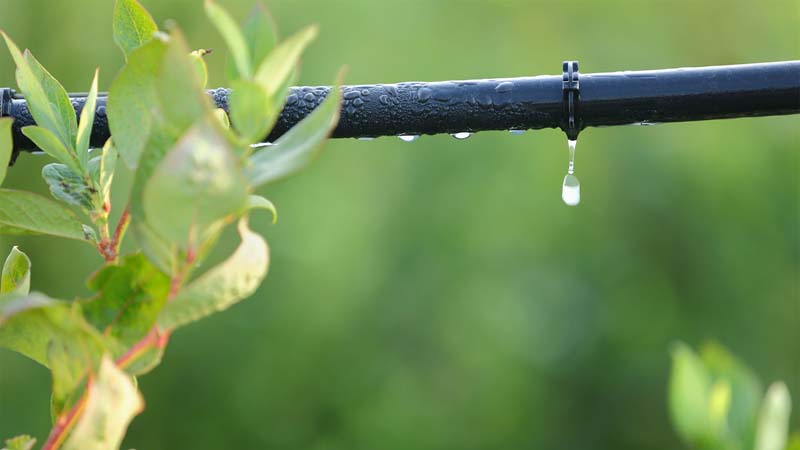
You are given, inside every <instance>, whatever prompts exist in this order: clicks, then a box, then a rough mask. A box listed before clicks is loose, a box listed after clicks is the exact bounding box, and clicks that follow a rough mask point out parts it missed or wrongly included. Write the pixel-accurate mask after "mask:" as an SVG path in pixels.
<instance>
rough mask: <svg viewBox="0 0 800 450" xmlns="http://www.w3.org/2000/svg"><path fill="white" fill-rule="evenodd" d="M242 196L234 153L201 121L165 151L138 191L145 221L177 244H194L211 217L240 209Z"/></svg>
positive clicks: (244, 190)
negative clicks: (141, 191) (164, 154)
mask: <svg viewBox="0 0 800 450" xmlns="http://www.w3.org/2000/svg"><path fill="white" fill-rule="evenodd" d="M246 201H247V183H246V181H245V179H244V176H243V175H242V172H241V169H240V168H239V166H238V162H237V159H236V157H235V156H234V154H233V152H232V150H231V148H230V146H229V144H228V143H227V141H226V140H225V138H224V137H223V136H222V135H221V133H220V132H218V131H217V130H216V128H215V126H214V124H213V123H205V122H200V123H198V125H196V126H194V127H193V128H192V129H191V130H189V132H188V133H186V135H185V136H184V137H183V138H182V139H181V140H180V141H179V142H178V143H177V145H176V146H175V147H174V148H173V149H172V150H171V151H170V152H169V153H167V155H166V156H165V157H164V159H163V160H162V161H161V163H160V164H159V165H158V167H157V168H156V170H155V172H154V173H153V176H152V177H151V178H150V180H149V181H148V182H147V185H146V186H145V189H144V196H143V206H144V212H145V216H146V217H147V219H146V220H147V222H148V223H149V224H151V225H152V226H153V228H154V229H155V230H157V232H158V233H159V234H161V235H162V236H164V237H166V238H167V239H169V240H170V241H171V242H172V243H174V244H176V245H178V246H179V247H180V248H182V249H187V248H188V247H194V250H196V249H197V248H196V245H198V244H199V243H200V240H199V239H200V238H201V237H202V236H203V235H204V234H205V232H206V231H207V229H208V228H209V227H210V226H211V225H212V224H213V223H215V222H217V221H219V220H222V219H223V218H225V217H226V216H229V215H232V214H235V213H237V212H239V211H240V210H241V209H242V207H243V206H244V204H245V202H246ZM187 246H188V247H187Z"/></svg>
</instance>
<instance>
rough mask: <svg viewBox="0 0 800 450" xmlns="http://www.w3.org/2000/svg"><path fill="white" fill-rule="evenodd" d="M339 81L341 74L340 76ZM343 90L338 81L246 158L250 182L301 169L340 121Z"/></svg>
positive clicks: (266, 180) (256, 183)
mask: <svg viewBox="0 0 800 450" xmlns="http://www.w3.org/2000/svg"><path fill="white" fill-rule="evenodd" d="M339 81H340V82H341V75H340V76H339ZM341 98H342V93H341V89H340V88H339V86H338V83H337V85H335V86H334V87H333V88H331V91H330V92H329V93H328V97H327V98H325V100H324V101H323V102H322V104H320V105H319V106H318V107H317V109H315V110H314V111H313V112H312V113H311V114H309V115H308V117H306V118H305V119H303V120H302V121H301V122H300V123H298V124H297V125H295V126H294V128H292V129H291V130H289V131H288V132H286V134H284V135H283V136H281V137H280V138H278V140H277V141H275V145H273V146H270V147H267V148H264V149H263V150H261V151H259V152H258V153H256V154H254V155H253V156H251V157H250V159H249V165H248V167H247V171H246V173H247V178H248V179H249V180H250V183H251V184H252V185H253V186H260V185H263V184H267V183H272V182H275V181H278V180H280V179H282V178H285V177H288V176H290V175H292V174H294V173H296V172H299V171H300V170H302V169H303V168H304V167H305V166H306V165H308V164H309V163H310V162H311V161H313V160H314V158H316V157H317V155H318V154H319V152H320V150H321V149H322V144H323V143H324V142H325V139H327V138H328V136H329V135H330V133H331V132H332V131H333V129H334V128H335V127H336V124H337V123H338V122H339V110H340V107H341Z"/></svg>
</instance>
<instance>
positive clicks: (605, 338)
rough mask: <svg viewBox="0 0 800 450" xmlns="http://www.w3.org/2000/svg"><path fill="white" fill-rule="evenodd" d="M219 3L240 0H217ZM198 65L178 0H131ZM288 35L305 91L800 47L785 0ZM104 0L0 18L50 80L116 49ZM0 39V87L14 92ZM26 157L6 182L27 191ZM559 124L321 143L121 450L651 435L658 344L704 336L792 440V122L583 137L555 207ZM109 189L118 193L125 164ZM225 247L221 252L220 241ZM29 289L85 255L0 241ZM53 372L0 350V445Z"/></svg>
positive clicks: (420, 10)
mask: <svg viewBox="0 0 800 450" xmlns="http://www.w3.org/2000/svg"><path fill="white" fill-rule="evenodd" d="M220 2H221V3H222V4H224V5H225V6H227V7H228V8H230V9H231V10H232V11H233V12H235V13H236V14H237V16H239V17H244V16H245V15H246V13H247V11H248V10H249V8H250V5H251V3H250V1H249V0H235V1H234V0H224V1H223V0H220ZM143 3H144V4H145V5H146V6H147V7H148V8H149V9H150V10H151V11H152V13H153V14H154V16H155V17H156V18H157V19H158V21H159V22H160V23H162V24H163V23H164V21H165V20H167V19H175V20H176V21H177V22H178V23H179V24H180V25H181V27H182V28H183V29H184V30H185V32H186V34H187V35H188V36H189V38H190V42H191V43H192V44H193V45H195V46H197V47H211V48H214V49H217V50H218V51H217V52H215V53H213V54H212V55H210V57H209V63H210V64H211V66H212V77H211V81H212V83H211V84H212V85H224V84H225V80H224V79H223V77H222V73H223V71H222V67H223V66H224V60H225V57H224V54H225V51H224V45H223V44H222V41H221V39H220V37H219V36H218V35H217V34H216V33H215V32H214V31H213V30H212V28H211V27H210V25H209V24H208V23H207V21H206V20H205V18H204V16H203V13H202V4H201V1H200V0H169V1H157V0H144V1H143ZM268 6H269V7H270V8H271V10H272V11H273V13H274V15H275V17H276V19H277V21H278V23H279V26H280V28H281V30H282V31H283V33H282V34H283V35H284V36H285V35H286V34H288V33H289V32H292V31H294V30H297V29H299V28H300V27H301V26H303V25H305V24H308V23H312V22H317V23H319V24H320V25H321V37H320V38H319V40H318V41H317V42H316V43H315V44H314V45H313V47H312V48H311V49H310V51H309V52H308V53H307V56H306V57H305V59H304V67H303V72H302V78H301V81H302V82H303V83H304V84H326V83H329V82H330V81H331V80H332V79H333V77H334V75H335V73H336V71H337V70H338V68H339V67H340V66H341V65H343V64H347V65H348V66H349V72H348V75H347V80H348V81H349V82H352V83H373V82H375V83H377V82H397V81H410V80H431V81H433V80H445V79H464V78H484V77H511V76H525V75H534V74H556V73H560V63H561V61H562V60H564V59H579V60H580V61H581V69H582V70H583V71H585V72H598V71H613V70H624V69H631V70H634V69H655V68H668V67H680V66H702V65H716V64H735V63H748V62H762V61H778V60H789V59H798V57H800V31H798V24H799V23H800V4H798V3H797V1H796V0H764V1H761V2H750V1H722V0H711V1H706V2H697V1H694V0H685V1H684V0H675V1H657V2H650V1H635V0H604V1H596V2H590V1H585V0H578V1H570V2H566V1H565V2H558V1H536V2H526V1H521V0H519V1H514V0H487V1H477V0H472V1H466V0H464V1H458V0H438V1H433V0H431V1H423V0H406V1H389V0H380V1H376V0H337V1H331V0H269V1H268ZM112 7H113V1H111V0H76V1H55V0H0V27H2V28H3V29H5V30H6V31H8V32H9V33H10V34H11V36H13V38H14V39H15V40H16V41H17V42H18V43H20V44H21V45H23V46H27V47H29V48H31V49H32V51H33V52H34V53H35V54H36V55H37V56H38V57H39V59H40V60H41V61H42V62H43V63H44V64H45V65H46V66H47V67H48V68H49V69H51V71H52V72H53V73H54V74H55V75H56V76H57V77H59V78H60V79H61V80H62V81H63V83H64V84H65V86H66V87H67V88H68V89H69V90H71V91H85V90H86V89H87V88H88V86H89V83H90V79H91V75H92V71H93V69H94V67H95V66H99V67H100V69H101V89H103V88H105V89H107V88H108V86H109V85H110V82H111V79H112V77H113V76H114V74H115V73H116V71H117V70H118V69H119V68H120V67H121V65H122V62H123V61H122V57H121V54H120V53H119V51H118V50H117V49H116V48H115V46H114V44H113V42H112V40H111V11H112ZM14 85H15V82H14V78H13V68H12V63H11V59H10V57H9V56H8V55H7V54H6V53H5V52H4V51H3V52H0V86H14ZM46 162H47V161H46V158H45V157H41V156H40V157H36V156H30V155H23V157H21V158H20V159H19V162H18V164H17V166H16V167H14V168H13V169H12V170H11V171H10V175H9V177H8V179H7V181H6V183H5V184H6V185H9V186H17V187H22V188H27V189H33V190H36V191H39V192H46V189H45V187H44V183H43V182H42V180H41V178H40V176H39V171H40V170H41V167H42V165H44V164H45V163H46ZM566 166H567V147H566V142H565V137H564V135H563V133H561V132H560V131H555V130H542V131H536V132H529V133H526V134H525V135H523V136H512V135H511V134H509V133H506V132H488V133H480V134H478V135H476V136H474V137H472V138H471V139H469V140H466V141H456V140H454V139H452V138H450V137H448V136H433V137H423V138H422V139H420V140H418V141H417V142H414V143H403V142H400V141H399V140H398V139H393V138H382V139H378V140H375V141H371V142H360V141H355V140H344V141H336V142H331V143H330V144H329V145H328V146H327V148H326V152H325V153H324V155H323V156H322V157H321V158H320V160H319V161H318V162H317V163H315V164H314V166H313V167H312V168H310V170H308V171H306V172H305V173H303V174H302V175H300V176H298V177H296V178H294V179H291V180H288V181H285V182H283V183H281V184H279V185H275V186H274V187H270V188H268V189H264V190H263V194H265V195H267V196H268V197H270V198H271V199H272V200H273V201H274V202H275V203H276V204H277V206H278V208H279V210H280V222H279V223H278V224H277V225H275V226H271V225H269V223H268V222H269V218H268V217H267V216H266V215H264V216H262V217H259V218H258V219H256V221H255V228H256V229H257V230H260V231H262V232H263V233H265V235H266V236H267V237H268V239H269V241H270V243H271V248H272V267H271V272H270V275H269V277H268V279H267V281H266V283H265V284H264V285H263V286H262V288H261V289H260V290H259V291H258V293H257V294H256V295H255V296H254V297H253V298H251V299H249V300H248V301H246V302H243V303H242V304H240V305H239V306H236V307H235V308H233V309H232V310H230V311H228V312H226V313H224V314H221V315H218V316H215V317H213V318H210V319H208V320H205V321H203V322H201V323H198V324H196V325H194V326H191V327H189V328H187V329H186V330H182V331H180V332H179V333H177V334H176V335H175V336H174V337H173V340H172V342H171V345H170V347H169V349H168V352H167V355H166V360H165V362H164V363H163V365H162V366H161V367H160V368H159V369H158V370H157V371H156V372H154V373H153V374H151V375H148V376H146V377H144V378H142V379H141V380H140V387H141V389H142V390H143V391H144V394H145V397H146V399H147V410H146V411H145V412H144V413H143V414H142V415H141V416H139V417H138V418H137V419H136V421H135V423H134V424H133V426H132V427H131V430H130V433H129V437H128V438H127V440H126V448H138V449H140V450H149V449H195V450H203V449H223V448H224V449H245V448H264V449H266V448H269V449H272V448H274V449H320V450H322V449H398V450H399V449H452V448H459V449H512V448H513V449H547V448H580V449H663V448H679V447H681V444H680V442H679V440H678V438H677V437H676V435H675V434H674V433H673V431H672V430H671V427H670V424H669V420H668V416H667V408H666V383H667V377H668V372H669V348H670V344H671V343H672V342H674V341H676V340H685V341H687V342H689V343H690V344H692V345H697V344H700V343H702V342H703V341H704V340H707V339H715V340H718V341H719V342H721V343H723V344H724V345H726V346H728V347H729V348H730V349H732V350H733V351H734V352H735V353H737V354H738V355H739V356H740V357H741V358H742V359H743V360H745V361H746V362H748V363H749V364H750V365H751V366H752V367H753V368H754V369H755V370H756V372H758V373H759V374H760V375H761V376H762V379H764V380H765V381H772V380H777V379H782V380H785V381H786V382H787V383H788V385H789V388H790V390H791V391H792V392H793V393H794V398H795V406H796V408H795V409H796V411H799V412H797V413H796V414H795V417H794V419H793V426H794V428H795V429H797V428H800V420H798V418H800V402H798V400H800V284H799V283H800V281H798V279H799V278H800V198H799V196H800V182H799V180H798V179H799V178H800V117H798V116H794V117H791V116H790V117H776V118H759V119H738V120H728V121H716V122H705V123H687V124H671V125H661V126H655V127H617V128H605V129H591V130H588V131H586V132H585V133H583V134H582V135H581V139H580V142H579V144H578V151H577V175H578V176H579V177H580V179H581V181H582V184H583V194H584V198H583V203H582V204H581V205H580V206H579V207H577V208H569V207H567V206H564V205H563V203H562V202H561V199H560V184H561V180H562V178H563V176H564V173H565V170H566ZM120 180H121V181H120V182H119V185H120V186H118V189H117V192H116V195H117V198H118V199H120V200H119V202H121V201H123V199H124V195H125V192H124V188H123V186H122V185H124V184H125V183H126V182H128V181H129V180H130V176H129V174H127V175H126V174H122V175H121V176H120ZM231 242H233V240H231ZM13 244H18V245H20V246H21V248H22V249H23V250H24V251H25V252H27V253H28V254H29V255H30V256H31V258H32V260H33V262H34V276H33V287H34V289H37V290H41V291H44V292H47V293H48V294H51V295H53V296H57V297H58V296H60V297H62V298H71V297H74V296H75V295H81V294H85V293H86V288H85V287H84V285H83V280H84V279H85V278H86V277H87V276H88V275H89V274H90V273H91V271H92V270H93V269H94V268H96V267H97V266H98V265H99V263H100V260H99V258H98V257H97V255H95V254H93V252H92V251H91V249H89V248H88V247H85V246H83V245H82V244H80V243H73V242H64V241H61V240H57V239H51V238H46V237H38V238H19V239H9V238H6V237H3V238H0V253H2V254H3V255H5V254H7V252H8V250H9V249H10V247H11V245H13ZM48 383H49V379H48V374H47V372H46V371H45V370H44V369H43V368H41V367H38V366H37V365H35V364H34V363H32V362H30V361H28V360H26V359H24V358H22V357H20V356H18V355H16V354H12V353H10V352H7V351H0V436H4V437H8V436H12V435H15V434H18V433H22V432H26V433H30V434H34V435H36V436H38V437H39V438H40V439H42V438H44V437H45V436H46V434H47V431H48V429H49V413H48V395H49V388H48Z"/></svg>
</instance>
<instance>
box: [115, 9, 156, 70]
mask: <svg viewBox="0 0 800 450" xmlns="http://www.w3.org/2000/svg"><path fill="white" fill-rule="evenodd" d="M156 31H158V26H156V22H155V21H154V20H153V17H152V16H150V13H148V12H147V10H146V9H144V7H143V6H142V5H141V3H139V2H138V1H136V0H117V4H116V5H115V6H114V42H116V44H117V46H118V47H119V48H120V49H121V50H122V52H123V53H124V54H125V57H126V58H127V57H129V56H130V54H131V52H133V51H134V50H136V49H137V48H139V47H141V46H143V45H144V44H146V43H147V42H148V41H149V40H151V39H152V38H153V34H154V33H155V32H156Z"/></svg>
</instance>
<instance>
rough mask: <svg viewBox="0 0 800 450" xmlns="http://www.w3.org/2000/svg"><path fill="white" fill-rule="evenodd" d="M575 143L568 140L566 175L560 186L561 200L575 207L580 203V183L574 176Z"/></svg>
mask: <svg viewBox="0 0 800 450" xmlns="http://www.w3.org/2000/svg"><path fill="white" fill-rule="evenodd" d="M577 143H578V142H577V141H574V140H571V139H570V140H568V141H567V145H568V146H569V166H568V167H567V175H566V176H565V177H564V183H563V184H562V185H561V199H562V200H564V203H566V204H567V205H569V206H576V205H577V204H578V203H580V202H581V182H580V181H578V177H576V176H575V146H576V145H577Z"/></svg>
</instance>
